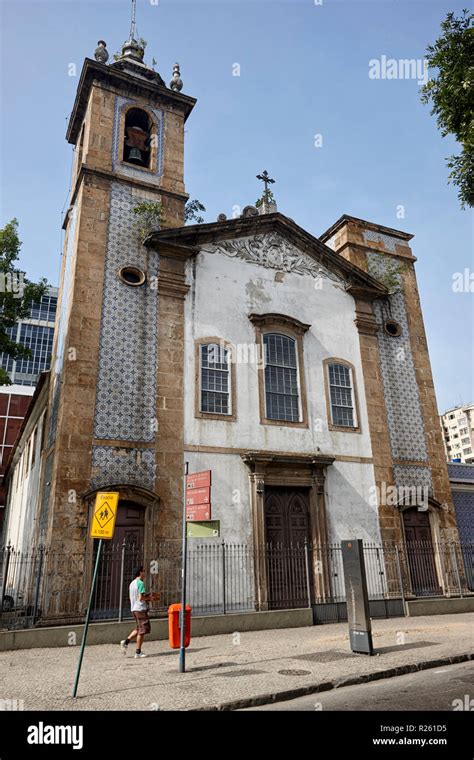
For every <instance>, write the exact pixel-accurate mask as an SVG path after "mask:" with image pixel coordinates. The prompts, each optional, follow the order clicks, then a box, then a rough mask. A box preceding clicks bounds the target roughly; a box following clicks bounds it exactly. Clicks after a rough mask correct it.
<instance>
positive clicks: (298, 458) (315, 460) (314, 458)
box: [240, 451, 336, 467]
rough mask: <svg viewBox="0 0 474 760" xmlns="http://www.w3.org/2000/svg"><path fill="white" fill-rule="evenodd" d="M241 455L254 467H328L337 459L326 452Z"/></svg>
mask: <svg viewBox="0 0 474 760" xmlns="http://www.w3.org/2000/svg"><path fill="white" fill-rule="evenodd" d="M240 456H241V459H242V461H243V462H245V464H246V465H249V466H250V467H254V466H255V465H265V466H271V465H276V466H281V465H290V466H291V467H327V466H329V465H331V464H332V463H333V462H335V461H336V460H335V457H331V456H327V455H325V454H287V453H285V454H279V453H278V452H275V453H269V452H266V451H246V452H245V453H243V454H241V455H240Z"/></svg>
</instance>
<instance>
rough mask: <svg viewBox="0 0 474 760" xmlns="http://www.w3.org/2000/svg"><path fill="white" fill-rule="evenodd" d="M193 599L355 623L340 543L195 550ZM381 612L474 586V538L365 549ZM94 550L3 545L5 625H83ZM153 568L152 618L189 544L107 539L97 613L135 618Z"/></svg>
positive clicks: (230, 608) (199, 611)
mask: <svg viewBox="0 0 474 760" xmlns="http://www.w3.org/2000/svg"><path fill="white" fill-rule="evenodd" d="M188 552H189V553H188V601H189V603H190V605H191V607H192V608H193V614H196V615H209V614H216V615H218V614H227V613H231V612H246V611H255V610H257V611H259V610H268V609H270V610H271V609H291V608H302V607H311V608H312V609H313V617H314V621H315V622H332V621H338V620H344V619H346V604H345V591H344V573H343V566H342V552H341V546H340V544H316V545H313V546H310V545H308V544H304V545H302V546H290V547H283V546H272V545H266V546H261V547H253V546H250V545H248V544H231V543H225V542H215V541H212V540H210V541H201V542H199V543H197V542H193V543H192V544H191V545H190V546H189V547H188ZM364 558H365V565H366V574H367V583H368V590H369V599H370V612H371V615H372V617H390V616H396V615H403V614H405V601H406V600H407V599H413V598H417V597H426V596H463V595H465V594H470V593H471V592H474V552H473V544H462V545H461V544H456V543H440V544H431V543H423V542H418V543H414V542H412V543H407V544H405V545H404V546H397V545H394V544H387V543H385V544H381V545H375V544H366V545H365V546H364ZM93 562H94V550H93V549H91V548H89V549H88V551H86V552H85V553H77V554H75V553H71V552H67V551H61V550H48V551H45V550H43V549H41V548H39V549H37V550H34V551H30V552H23V553H22V552H18V551H16V550H15V549H14V548H13V547H11V546H7V547H4V548H3V549H2V550H1V551H0V604H1V607H0V627H1V628H28V627H32V626H37V625H54V624H61V623H73V622H81V621H82V620H83V619H84V614H85V609H86V606H87V601H88V595H89V590H90V583H91V577H92V567H93ZM142 563H143V564H144V566H145V568H146V575H147V585H148V588H149V590H150V591H155V592H159V594H160V601H159V602H154V603H152V605H151V607H150V615H151V616H153V617H163V616H165V615H166V614H167V610H168V607H169V605H170V604H173V603H175V602H178V601H180V593H181V542H180V541H178V540H174V541H171V540H170V541H161V542H159V543H157V544H156V545H155V546H153V547H152V548H150V547H148V548H146V549H145V548H144V547H137V546H129V545H127V544H126V543H125V542H124V543H122V544H113V543H107V544H106V545H105V547H104V550H103V555H102V558H101V562H100V567H99V575H98V580H97V586H96V591H95V596H94V604H93V612H92V617H93V619H94V620H124V619H127V618H130V617H131V612H130V604H129V598H128V587H129V584H130V582H131V580H132V579H133V577H134V570H135V568H136V567H137V565H139V564H142Z"/></svg>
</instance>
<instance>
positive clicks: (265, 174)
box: [257, 169, 275, 202]
mask: <svg viewBox="0 0 474 760" xmlns="http://www.w3.org/2000/svg"><path fill="white" fill-rule="evenodd" d="M257 179H261V180H262V182H264V183H265V200H266V201H267V202H268V185H269V184H272V185H273V184H274V182H275V180H274V179H271V177H269V175H268V172H267V170H266V169H265V171H264V172H262V173H261V174H257Z"/></svg>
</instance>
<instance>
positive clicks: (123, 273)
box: [119, 267, 146, 287]
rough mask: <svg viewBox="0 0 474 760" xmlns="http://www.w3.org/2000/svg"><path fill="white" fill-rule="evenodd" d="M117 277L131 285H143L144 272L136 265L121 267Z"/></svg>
mask: <svg viewBox="0 0 474 760" xmlns="http://www.w3.org/2000/svg"><path fill="white" fill-rule="evenodd" d="M119 277H120V279H121V280H123V282H125V283H126V284H127V285H133V286H135V287H137V286H138V285H143V283H144V282H145V280H146V275H145V272H142V270H141V269H138V268H137V267H122V269H121V270H120V272H119Z"/></svg>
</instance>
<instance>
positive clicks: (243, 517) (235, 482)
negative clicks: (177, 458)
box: [185, 452, 252, 543]
mask: <svg viewBox="0 0 474 760" xmlns="http://www.w3.org/2000/svg"><path fill="white" fill-rule="evenodd" d="M185 458H186V460H187V461H188V462H189V472H198V471H201V470H212V485H211V498H212V505H211V506H212V514H211V517H212V519H213V520H220V521H221V538H223V539H224V540H225V541H226V542H227V543H251V541H252V529H251V518H250V486H249V477H248V475H249V471H248V469H247V466H246V465H245V464H244V463H243V462H242V460H241V458H240V456H239V455H238V454H201V453H196V452H185ZM191 540H192V539H191ZM213 540H214V539H213Z"/></svg>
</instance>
